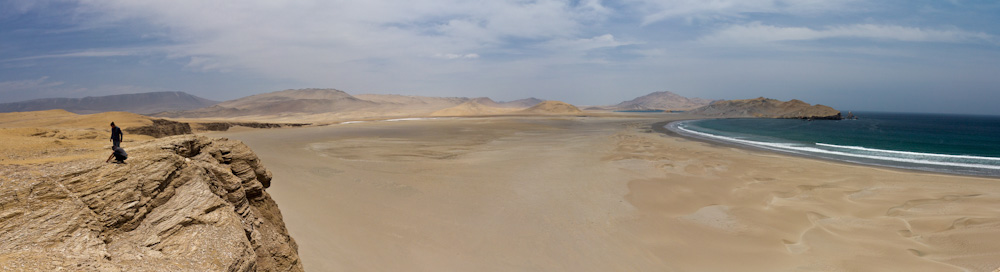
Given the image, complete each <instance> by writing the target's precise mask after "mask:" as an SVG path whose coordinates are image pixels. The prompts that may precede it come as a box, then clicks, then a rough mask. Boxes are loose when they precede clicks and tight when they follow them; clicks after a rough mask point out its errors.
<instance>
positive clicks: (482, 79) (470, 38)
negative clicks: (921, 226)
mask: <svg viewBox="0 0 1000 272" xmlns="http://www.w3.org/2000/svg"><path fill="white" fill-rule="evenodd" d="M298 88H333V89H338V90H342V91H345V92H348V93H350V94H403V95H423V96H459V97H482V96H487V97H490V98H493V99H494V100H498V101H510V100H516V99H521V98H528V97H536V98H541V99H551V100H560V101H565V102H568V103H572V104H576V105H609V104H616V103H618V102H621V101H625V100H631V99H633V98H635V97H638V96H642V95H645V94H648V93H651V92H657V91H671V92H674V93H677V94H680V95H683V96H687V97H700V98H708V99H746V98H756V97H768V98H775V99H781V100H789V99H800V100H803V101H806V102H809V103H813V104H824V105H828V106H832V107H834V108H836V109H839V110H843V111H846V110H856V111H857V110H861V111H863V110H868V111H890V112H936V113H963V114H990V115H1000V106H997V105H995V104H997V103H1000V1H993V0H989V1H965V0H951V1H947V0H939V1H921V0H905V1H904V0H883V1H857V0H784V1H778V0H615V1H605V0H565V1H560V0H515V1H506V0H493V1H461V0H408V1H398V0H365V1H354V0H287V1H278V0H215V1H204V0H172V1H153V0H0V103H5V102H16V101H22V100H29V99H36V98H48V97H85V96H101V95H112V94H125V93H142V92H152V91H183V92H187V93H191V94H194V95H197V96H201V97H205V98H208V99H213V100H220V101H223V100H230V99H236V98H240V97H244V96H249V95H253V94H259V93H266V92H273V91H280V90H285V89H298Z"/></svg>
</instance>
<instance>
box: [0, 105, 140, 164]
mask: <svg viewBox="0 0 1000 272" xmlns="http://www.w3.org/2000/svg"><path fill="white" fill-rule="evenodd" d="M111 122H115V124H116V125H118V126H119V127H122V128H129V127H140V126H148V125H151V124H152V123H153V121H152V119H151V118H149V117H146V116H142V115H138V114H134V113H128V112H104V113H95V114H75V113H71V112H68V111H65V110H47V111H32V112H12V113H0V137H2V138H3V141H0V150H3V151H4V152H3V153H4V156H3V157H0V164H18V163H42V162H56V161H69V160H74V159H81V158H90V157H92V158H99V159H102V160H103V159H104V158H101V156H102V154H103V156H105V158H106V156H107V154H110V151H107V148H108V147H110V146H111V143H110V142H109V141H108V139H109V138H110V137H111V126H110V125H111ZM124 139H125V143H126V144H125V145H126V146H127V145H128V144H129V143H131V142H135V141H143V140H148V139H152V137H150V136H145V135H131V134H126V135H125V137H124Z"/></svg>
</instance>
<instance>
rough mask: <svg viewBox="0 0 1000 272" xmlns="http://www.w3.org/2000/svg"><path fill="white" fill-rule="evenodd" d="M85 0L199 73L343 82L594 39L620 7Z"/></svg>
mask: <svg viewBox="0 0 1000 272" xmlns="http://www.w3.org/2000/svg"><path fill="white" fill-rule="evenodd" d="M80 1H81V4H82V8H81V14H90V15H92V16H91V17H93V18H98V20H105V21H116V22H144V23H148V24H150V25H151V26H152V27H153V28H155V29H157V31H165V32H166V33H167V37H169V39H171V40H172V41H173V42H174V43H175V46H171V47H164V48H163V50H165V51H166V52H164V54H166V55H168V56H171V57H172V58H175V59H182V60H185V61H186V62H187V64H186V67H188V68H189V69H194V70H204V71H233V70H249V71H253V72H255V73H258V74H262V75H266V76H270V77H272V78H276V79H292V80H295V81H300V82H305V83H310V84H317V85H326V84H329V85H337V86H342V85H341V84H340V83H341V82H348V81H355V82H356V83H355V84H354V85H363V83H362V82H358V81H359V80H363V79H366V78H369V79H371V80H370V81H374V82H379V84H384V82H386V81H385V80H379V79H374V77H377V76H380V75H379V74H375V73H380V74H381V76H394V77H396V79H398V80H405V79H406V78H403V77H409V78H421V79H423V78H425V76H426V75H421V73H429V72H428V71H430V70H431V69H427V68H428V67H430V65H448V64H440V63H438V64H427V63H422V62H424V61H427V58H426V56H432V57H434V58H444V59H476V58H479V57H480V55H485V54H505V55H509V56H517V55H521V54H525V52H523V51H521V50H531V49H532V48H535V47H531V46H519V45H521V44H522V43H532V44H544V43H545V42H548V41H553V40H574V39H579V38H580V36H584V37H587V36H590V35H593V34H590V33H588V31H589V30H588V29H587V26H588V25H589V24H591V23H593V22H599V21H601V20H603V18H605V17H606V16H609V15H610V13H611V12H610V11H609V9H607V8H606V7H604V6H603V5H601V3H600V1H599V0H585V1H581V2H579V3H572V2H570V1H565V0H537V1H519V0H509V1H461V0H412V1H394V0H367V1H348V0H341V1H320V0H315V1H310V0H302V1H268V0H249V1H246V0H220V1H201V0H177V1H132V0H80ZM472 52H475V53H472ZM415 67H424V68H422V69H415ZM437 68H440V69H449V68H448V67H443V68H442V67H437ZM376 71H377V72H376ZM369 83H370V82H369ZM348 84H350V83H348ZM345 88H346V87H345Z"/></svg>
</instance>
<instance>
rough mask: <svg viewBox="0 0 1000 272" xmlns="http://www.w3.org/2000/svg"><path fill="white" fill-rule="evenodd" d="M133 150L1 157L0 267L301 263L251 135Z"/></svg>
mask: <svg viewBox="0 0 1000 272" xmlns="http://www.w3.org/2000/svg"><path fill="white" fill-rule="evenodd" d="M108 153H109V154H110V151H109V152H108ZM128 153H129V155H130V158H129V159H128V164H111V163H105V162H104V158H103V157H102V158H95V159H86V160H75V161H70V162H64V163H49V164H42V165H4V166H0V207H2V209H0V270H2V271H56V270H73V271H81V270H83V271H302V264H301V262H300V261H299V257H298V252H297V251H298V249H297V248H298V246H297V245H296V244H295V241H294V240H293V239H292V237H291V236H289V235H288V232H287V230H286V229H285V224H284V222H283V219H282V217H281V212H280V211H279V210H278V206H277V204H276V203H275V202H274V201H273V200H272V199H271V197H270V196H269V195H268V193H267V192H266V191H265V189H266V188H268V187H269V186H270V182H271V173H270V172H269V171H268V170H267V169H265V168H264V166H263V165H262V164H261V162H260V160H259V159H258V158H257V156H256V155H255V154H254V153H253V152H252V151H251V150H250V148H248V147H247V146H246V145H244V144H243V143H241V142H238V141H232V140H228V139H209V138H206V137H199V136H192V135H185V136H174V137H168V138H163V139H157V140H152V141H148V142H145V143H142V144H139V145H137V146H134V147H131V148H129V149H128Z"/></svg>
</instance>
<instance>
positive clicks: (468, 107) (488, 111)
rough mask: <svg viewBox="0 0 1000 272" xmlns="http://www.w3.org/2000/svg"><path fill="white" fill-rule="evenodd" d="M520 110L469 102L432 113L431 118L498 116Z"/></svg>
mask: <svg viewBox="0 0 1000 272" xmlns="http://www.w3.org/2000/svg"><path fill="white" fill-rule="evenodd" d="M518 110H519V109H510V108H499V107H491V106H486V105H483V104H480V103H479V102H476V101H469V102H465V103H462V104H461V105H458V106H454V107H450V108H447V109H442V110H439V111H435V112H433V113H431V116H477V115H497V114H505V113H511V112H515V111H518Z"/></svg>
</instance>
